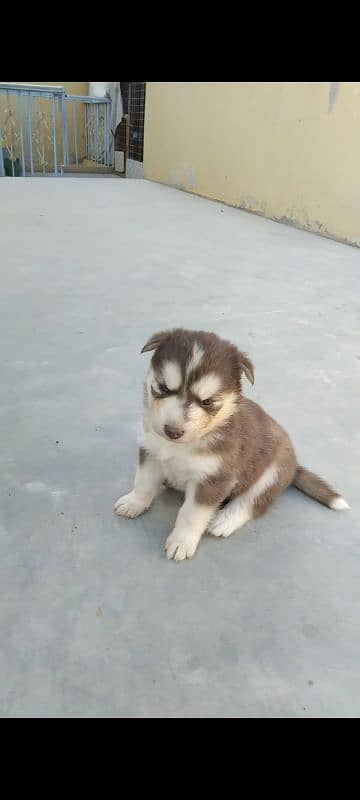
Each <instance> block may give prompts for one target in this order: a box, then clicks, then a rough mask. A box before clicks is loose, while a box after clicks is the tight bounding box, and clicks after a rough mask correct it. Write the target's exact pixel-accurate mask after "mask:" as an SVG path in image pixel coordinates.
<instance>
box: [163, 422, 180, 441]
mask: <svg viewBox="0 0 360 800" xmlns="http://www.w3.org/2000/svg"><path fill="white" fill-rule="evenodd" d="M164 431H165V435H166V436H167V438H168V439H172V441H173V442H175V441H177V440H178V439H182V437H183V436H184V433H185V431H182V430H180V428H173V427H171V426H170V425H165V428H164Z"/></svg>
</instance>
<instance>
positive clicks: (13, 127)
mask: <svg viewBox="0 0 360 800" xmlns="http://www.w3.org/2000/svg"><path fill="white" fill-rule="evenodd" d="M112 162H113V142H112V134H111V101H110V100H109V99H108V98H95V97H87V96H84V97H83V96H78V95H68V94H66V92H65V89H64V87H62V86H36V85H33V84H17V83H0V177H5V176H9V177H11V176H13V177H16V176H18V175H22V176H23V177H26V176H27V175H32V176H34V175H37V174H43V175H46V174H50V175H55V176H59V175H63V174H64V172H65V171H71V167H75V166H76V167H80V166H83V167H84V171H86V169H89V165H90V166H91V165H94V166H97V167H106V168H110V167H112Z"/></svg>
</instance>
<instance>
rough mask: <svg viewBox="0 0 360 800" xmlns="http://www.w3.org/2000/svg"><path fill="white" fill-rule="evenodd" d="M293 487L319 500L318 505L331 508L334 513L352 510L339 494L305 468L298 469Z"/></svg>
mask: <svg viewBox="0 0 360 800" xmlns="http://www.w3.org/2000/svg"><path fill="white" fill-rule="evenodd" d="M293 486H296V488H297V489H299V490H300V492H303V494H307V495H308V497H312V498H313V499H314V500H317V501H318V503H322V504H323V505H324V506H327V507H328V508H331V509H332V511H349V509H350V506H349V505H348V503H347V502H346V500H345V499H344V498H343V497H341V495H340V494H339V493H338V492H335V490H334V489H332V488H331V486H329V485H328V484H327V483H325V481H323V480H322V479H321V478H319V477H318V476H317V475H314V473H313V472H309V470H307V469H303V467H298V469H297V472H296V475H295V480H294V483H293Z"/></svg>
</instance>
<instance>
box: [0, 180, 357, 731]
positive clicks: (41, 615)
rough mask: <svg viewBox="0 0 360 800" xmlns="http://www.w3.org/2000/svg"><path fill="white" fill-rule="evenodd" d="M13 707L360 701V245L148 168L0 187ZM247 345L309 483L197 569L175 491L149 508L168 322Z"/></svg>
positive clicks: (8, 683)
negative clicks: (154, 356) (136, 508)
mask: <svg viewBox="0 0 360 800" xmlns="http://www.w3.org/2000/svg"><path fill="white" fill-rule="evenodd" d="M0 258H1V293H0V312H1V313H0V358H1V385H0V438H1V449H0V460H1V498H0V499H1V503H0V585H1V604H0V635H1V638H0V675H1V681H0V715H1V716H3V717H30V716H31V717H125V716H129V717H185V718H190V717H225V716H227V717H232V716H242V717H316V716H320V717H332V716H337V717H343V716H344V717H356V716H358V715H359V714H360V636H359V634H360V537H359V533H360V529H359V503H358V493H359V443H360V436H359V424H358V406H359V393H360V313H359V312H360V309H359V292H360V252H359V251H358V250H355V249H352V248H350V247H345V246H343V245H340V244H337V243H335V242H332V241H327V240H324V239H320V238H317V237H315V236H312V235H310V234H307V233H302V232H300V231H297V230H293V229H291V228H287V227H282V226H280V225H277V224H275V223H272V222H269V221H266V220H263V219H260V218H257V217H254V216H249V215H247V214H244V213H241V212H239V211H236V210H234V209H230V208H226V207H222V206H221V205H220V204H217V203H211V202H208V201H206V200H202V199H200V198H196V197H192V196H189V195H186V194H182V193H181V192H177V191H176V190H172V189H168V188H165V187H162V186H157V185H153V184H150V183H146V182H142V181H139V182H138V181H128V182H127V181H121V180H119V181H115V180H106V179H105V178H104V179H103V180H102V181H100V180H98V179H97V180H87V181H82V180H78V179H68V180H66V181H64V180H61V179H57V180H56V179H54V180H46V181H41V180H31V179H27V180H24V181H23V180H21V179H19V180H5V179H4V180H2V181H0ZM173 325H184V326H188V327H195V328H205V329H209V330H214V331H216V332H218V333H219V334H222V335H224V336H227V337H230V338H232V339H233V340H234V341H235V342H237V343H238V344H239V345H240V346H241V347H242V348H243V349H245V350H247V351H248V352H249V353H250V355H251V356H252V358H253V359H254V361H255V364H256V367H257V383H256V389H255V391H254V392H253V390H250V389H249V392H250V393H251V396H253V397H254V398H255V399H257V400H258V401H260V402H261V403H262V404H263V405H264V406H265V407H266V409H267V410H268V411H269V412H271V413H272V414H273V415H275V416H276V417H277V418H278V419H279V420H280V421H281V422H282V423H283V424H284V425H285V426H286V427H287V428H288V430H289V431H290V432H291V433H292V435H293V438H294V440H295V442H296V445H297V448H298V452H299V458H300V460H301V461H302V462H303V463H304V464H306V465H307V466H309V467H312V468H314V469H316V470H317V471H318V472H319V473H321V474H322V475H323V476H324V477H325V478H327V479H329V480H330V481H332V482H333V483H334V484H335V485H336V486H337V487H338V488H339V489H341V490H342V491H343V492H344V494H345V495H346V497H347V499H348V500H349V502H350V503H351V504H352V506H353V511H352V513H350V514H335V513H332V512H330V511H327V510H326V509H324V508H322V507H321V506H319V505H317V504H316V503H314V502H313V501H311V500H308V499H306V498H305V497H303V496H302V495H300V494H299V493H297V492H296V491H294V490H291V491H290V492H289V493H288V494H287V495H286V496H285V497H283V498H282V499H281V501H280V502H279V503H278V504H277V505H276V507H274V509H273V510H272V512H271V513H270V514H269V515H268V516H267V517H265V518H264V519H261V520H258V521H256V522H255V523H253V524H250V525H249V526H248V528H247V529H246V530H245V531H244V532H243V533H242V534H238V535H236V536H234V537H233V538H232V539H230V540H229V541H216V540H210V539H206V540H205V541H204V542H203V543H202V546H201V547H200V550H199V553H198V555H197V557H196V559H195V560H194V561H193V562H191V563H186V564H183V565H175V564H173V563H168V562H167V561H166V559H165V557H164V555H163V544H164V541H165V538H166V536H167V534H168V533H169V532H170V530H171V528H172V525H173V522H174V518H175V515H176V511H177V508H178V506H179V500H178V498H177V496H176V495H175V494H171V493H169V494H168V495H164V496H163V497H162V498H161V499H160V500H159V501H158V502H157V504H156V505H155V507H154V508H153V510H152V511H151V512H150V513H149V514H148V515H147V516H145V517H143V518H141V519H140V520H138V521H136V522H125V521H123V520H121V519H119V518H116V517H114V516H113V514H112V506H113V503H114V501H115V499H116V498H117V497H118V496H119V495H120V494H122V493H123V492H124V491H126V490H127V489H128V488H130V487H131V482H132V477H133V471H134V465H135V461H136V435H137V423H138V410H139V408H140V405H141V392H142V380H143V376H144V373H145V370H146V368H147V363H148V360H149V357H146V356H145V357H140V355H139V351H140V349H141V346H142V345H143V344H144V342H145V340H146V338H147V337H148V336H149V334H151V333H152V332H153V331H154V329H158V328H166V327H167V326H173Z"/></svg>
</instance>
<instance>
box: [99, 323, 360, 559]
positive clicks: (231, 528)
mask: <svg viewBox="0 0 360 800" xmlns="http://www.w3.org/2000/svg"><path fill="white" fill-rule="evenodd" d="M142 352H143V353H146V352H154V356H153V358H152V362H151V367H150V371H149V374H148V377H147V381H146V386H145V402H144V419H143V434H142V440H141V448H140V458H139V467H138V471H137V474H136V478H135V485H134V489H133V491H132V492H131V494H128V495H126V496H125V497H122V498H120V500H118V502H117V503H116V505H115V513H116V514H118V515H119V516H123V517H127V518H134V517H138V516H139V515H140V514H143V513H144V512H145V511H147V510H148V509H149V508H150V506H151V505H152V503H153V502H154V500H155V498H156V497H157V496H158V495H159V494H160V492H161V491H162V489H163V488H164V487H165V486H166V485H167V486H171V487H173V488H174V489H178V490H180V491H183V492H185V502H184V505H183V506H182V508H181V510H180V512H179V515H178V518H177V521H176V524H175V528H174V530H173V532H172V533H171V535H170V536H169V538H168V539H167V542H166V545H165V549H166V552H167V555H168V558H169V559H174V560H175V561H184V560H185V559H187V558H192V557H193V556H194V555H195V553H196V550H197V547H198V545H199V542H200V540H201V538H202V536H203V535H204V534H205V533H206V532H208V533H210V534H212V535H213V536H217V537H224V538H227V537H229V536H231V535H232V534H233V533H234V532H235V531H237V530H238V529H239V528H242V527H243V526H244V525H245V524H246V523H247V522H249V521H250V520H252V519H256V518H257V517H259V516H261V515H262V514H264V513H265V511H267V509H268V508H269V506H270V505H271V504H272V503H273V502H274V500H276V498H277V497H279V496H280V495H281V494H282V493H283V492H284V491H285V489H287V488H288V487H289V486H291V485H293V486H296V487H297V488H298V489H300V491H302V492H304V493H305V494H307V495H309V496H310V497H313V498H314V499H315V500H317V501H318V502H320V503H323V505H325V506H328V507H329V508H331V509H333V510H334V511H343V510H346V509H348V508H349V506H348V504H347V503H346V501H345V500H344V499H343V498H342V497H341V496H340V495H339V494H338V492H336V491H334V490H333V489H331V488H330V486H328V485H327V484H326V483H325V482H324V481H322V480H321V479H320V478H318V477H317V476H316V475H313V474H312V473H310V472H308V471H307V470H305V469H303V468H302V467H300V466H299V465H298V462H297V458H296V455H295V452H294V448H293V446H292V443H291V441H290V439H289V437H288V435H287V433H286V432H285V431H284V430H283V429H282V428H281V427H280V425H278V423H277V422H275V421H274V420H273V419H272V418H271V417H269V416H268V415H267V414H266V413H265V411H263V409H262V408H260V406H258V405H257V404H256V403H253V402H252V401H251V400H248V399H246V398H245V397H244V396H243V394H242V378H243V375H246V377H247V378H248V380H249V381H250V382H251V383H252V384H254V370H253V366H252V364H251V362H250V361H249V359H248V358H247V356H245V355H244V354H243V353H241V352H240V351H239V350H238V349H237V348H236V347H235V346H234V345H232V344H230V343H229V342H225V341H223V340H221V339H219V338H218V337H217V336H215V335H214V334H211V333H203V332H190V331H185V330H174V331H169V332H165V333H159V334H156V335H154V336H153V337H152V338H151V339H150V341H149V342H148V343H147V344H146V345H145V347H144V349H143V351H142Z"/></svg>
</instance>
